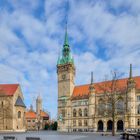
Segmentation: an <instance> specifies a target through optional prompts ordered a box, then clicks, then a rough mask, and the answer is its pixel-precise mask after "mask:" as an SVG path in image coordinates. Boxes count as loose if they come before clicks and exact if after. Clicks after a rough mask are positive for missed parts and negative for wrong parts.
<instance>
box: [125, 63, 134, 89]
mask: <svg viewBox="0 0 140 140" xmlns="http://www.w3.org/2000/svg"><path fill="white" fill-rule="evenodd" d="M127 85H128V88H134V87H135V80H134V79H133V76H132V64H130V70H129V78H128V81H127Z"/></svg>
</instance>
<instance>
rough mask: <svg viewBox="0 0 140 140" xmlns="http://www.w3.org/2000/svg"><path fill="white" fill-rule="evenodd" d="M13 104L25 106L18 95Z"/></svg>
mask: <svg viewBox="0 0 140 140" xmlns="http://www.w3.org/2000/svg"><path fill="white" fill-rule="evenodd" d="M15 106H21V107H26V106H25V104H24V102H23V100H22V99H21V97H20V96H18V98H17V100H16V103H15Z"/></svg>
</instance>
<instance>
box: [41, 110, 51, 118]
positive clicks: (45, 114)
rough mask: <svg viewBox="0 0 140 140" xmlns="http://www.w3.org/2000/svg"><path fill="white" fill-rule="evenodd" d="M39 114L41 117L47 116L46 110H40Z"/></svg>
mask: <svg viewBox="0 0 140 140" xmlns="http://www.w3.org/2000/svg"><path fill="white" fill-rule="evenodd" d="M40 116H41V117H46V118H49V115H48V114H47V113H46V112H44V111H41V113H40Z"/></svg>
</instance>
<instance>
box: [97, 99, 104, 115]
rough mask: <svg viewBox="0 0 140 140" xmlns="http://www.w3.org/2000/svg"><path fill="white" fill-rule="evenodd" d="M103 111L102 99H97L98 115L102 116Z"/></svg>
mask: <svg viewBox="0 0 140 140" xmlns="http://www.w3.org/2000/svg"><path fill="white" fill-rule="evenodd" d="M104 110H105V105H104V101H103V99H99V101H98V115H103V114H104Z"/></svg>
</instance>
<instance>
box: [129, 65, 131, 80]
mask: <svg viewBox="0 0 140 140" xmlns="http://www.w3.org/2000/svg"><path fill="white" fill-rule="evenodd" d="M129 78H130V79H132V64H130V71H129Z"/></svg>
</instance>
